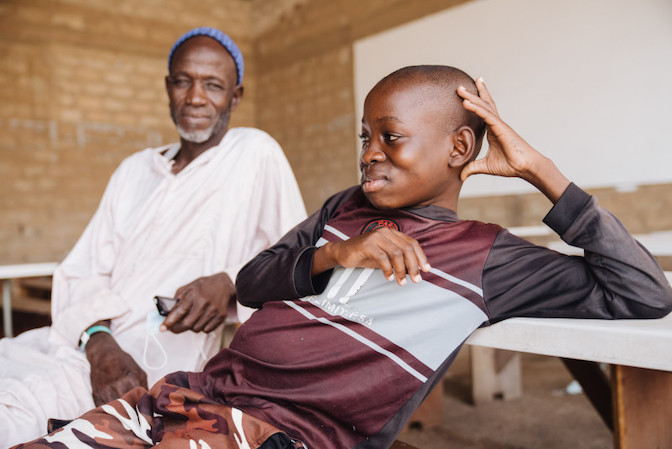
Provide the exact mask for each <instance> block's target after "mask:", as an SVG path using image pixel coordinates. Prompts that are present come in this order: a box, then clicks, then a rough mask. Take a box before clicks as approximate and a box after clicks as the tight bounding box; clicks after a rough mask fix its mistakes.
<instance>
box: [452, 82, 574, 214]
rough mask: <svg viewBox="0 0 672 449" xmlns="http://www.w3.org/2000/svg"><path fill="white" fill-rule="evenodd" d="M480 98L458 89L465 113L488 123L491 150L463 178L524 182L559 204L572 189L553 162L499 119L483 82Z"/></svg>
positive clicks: (471, 163) (468, 169) (470, 164)
mask: <svg viewBox="0 0 672 449" xmlns="http://www.w3.org/2000/svg"><path fill="white" fill-rule="evenodd" d="M476 88H477V89H478V95H475V94H473V93H471V92H469V91H467V90H466V89H465V88H464V87H462V86H460V87H458V88H457V93H458V95H460V96H461V97H462V98H463V99H464V101H463V103H462V104H463V106H464V108H465V109H467V110H469V111H472V112H474V113H475V114H476V115H478V116H479V117H481V118H482V119H483V120H485V123H486V125H487V132H488V144H489V145H490V149H489V150H488V154H487V155H486V156H485V157H484V158H483V159H477V160H475V161H472V162H470V163H469V164H467V165H466V166H465V167H464V169H463V170H462V173H461V174H460V178H461V179H462V181H464V180H465V179H467V178H468V177H469V176H471V175H473V174H476V173H483V174H487V175H496V176H506V177H518V178H522V179H524V180H526V181H528V182H529V183H531V184H532V185H534V186H535V187H537V188H538V189H539V190H540V191H541V192H542V193H544V194H545V195H546V196H547V197H548V198H549V199H550V200H551V201H552V202H553V203H555V202H556V201H557V200H558V199H559V198H560V196H561V195H562V192H564V191H565V189H566V188H567V186H568V185H569V180H568V179H567V178H565V176H564V175H563V174H562V173H560V171H559V170H558V169H557V167H556V166H555V164H553V162H552V161H551V160H550V159H548V158H546V157H544V156H543V155H542V154H541V153H539V152H538V151H537V150H535V149H534V148H532V147H531V146H530V145H529V144H528V143H527V142H526V141H525V140H524V139H523V138H522V137H520V136H519V135H518V134H517V133H516V132H515V131H514V130H513V129H512V128H511V127H510V126H509V125H507V124H506V123H504V121H503V120H502V119H501V118H500V117H499V113H498V112H497V107H496V106H495V102H494V100H493V99H492V97H491V96H490V93H489V92H488V89H487V88H486V87H485V83H484V82H483V79H482V78H478V79H477V80H476Z"/></svg>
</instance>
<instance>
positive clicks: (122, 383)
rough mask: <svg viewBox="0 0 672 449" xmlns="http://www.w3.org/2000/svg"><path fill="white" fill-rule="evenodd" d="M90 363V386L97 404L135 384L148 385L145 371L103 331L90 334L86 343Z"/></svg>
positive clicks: (125, 391) (122, 393)
mask: <svg viewBox="0 0 672 449" xmlns="http://www.w3.org/2000/svg"><path fill="white" fill-rule="evenodd" d="M86 358H87V359H88V360H89V364H90V365H91V388H92V390H93V402H94V403H95V404H96V407H98V406H100V405H102V404H105V403H107V402H110V401H112V400H114V399H117V398H119V397H121V396H123V395H124V394H125V393H127V392H129V391H130V390H132V389H133V388H135V387H145V388H147V374H146V373H145V372H144V371H143V370H142V368H140V366H138V364H137V363H135V360H133V357H131V356H130V355H129V354H127V353H126V352H124V350H122V349H121V347H119V345H118V344H117V342H116V340H115V339H114V337H112V336H111V335H109V334H106V333H105V332H98V333H95V334H93V335H92V336H91V338H90V339H89V341H88V343H87V344H86Z"/></svg>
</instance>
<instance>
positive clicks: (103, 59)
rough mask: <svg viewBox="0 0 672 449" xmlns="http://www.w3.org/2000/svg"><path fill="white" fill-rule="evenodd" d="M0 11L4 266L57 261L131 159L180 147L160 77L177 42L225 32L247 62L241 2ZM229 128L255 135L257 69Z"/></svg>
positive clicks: (3, 6)
mask: <svg viewBox="0 0 672 449" xmlns="http://www.w3.org/2000/svg"><path fill="white" fill-rule="evenodd" d="M186 4H187V3H186V2H183V1H177V0H146V1H142V2H138V1H135V0H132V1H131V0H122V1H114V2H109V1H105V0H95V1H93V0H3V1H1V2H0V82H1V84H2V86H3V87H2V89H0V132H1V133H2V134H1V135H2V139H1V140H0V211H1V213H2V225H1V226H0V264H7V263H23V262H38V261H51V260H60V259H62V258H63V257H64V256H65V254H66V253H67V251H68V250H69V249H70V248H71V247H72V245H73V244H74V242H75V241H76V239H77V238H78V236H79V235H80V234H81V232H82V231H83V229H84V227H85V225H86V223H87V222H88V220H89V219H90V217H91V216H92V214H93V212H94V211H95V208H96V206H97V204H98V201H99V200H100V197H101V195H102V192H103V189H104V188H105V185H106V183H107V180H108V179H109V176H110V175H111V173H112V171H113V170H114V168H115V167H116V166H117V165H118V164H119V162H120V161H121V160H122V159H123V158H124V157H126V156H127V155H129V154H131V153H132V152H135V151H137V150H140V149H142V148H145V147H147V146H156V145H160V144H163V143H168V142H171V141H174V140H176V138H177V134H176V132H175V131H174V128H173V125H172V123H171V121H170V117H169V112H168V101H167V97H166V94H165V91H164V84H163V77H164V76H165V74H166V73H167V69H166V58H167V54H168V51H169V50H170V48H171V46H172V44H173V42H174V41H175V39H176V38H177V37H178V36H179V35H181V34H182V33H184V32H185V31H187V30H188V29H190V28H193V27H195V26H200V25H211V26H217V27H220V28H222V29H225V30H226V31H227V32H228V33H229V34H230V35H231V36H232V37H233V38H234V39H235V40H236V42H237V43H238V44H239V46H240V47H241V50H242V51H243V53H245V54H249V53H251V51H252V44H251V37H250V36H251V33H250V32H249V30H250V23H251V2H250V1H245V0H227V1H220V0H202V1H200V2H190V3H189V4H190V6H189V8H188V9H187V8H186V7H185V5H186ZM246 62H247V64H246V85H247V87H248V89H247V91H246V95H245V98H244V101H243V102H242V103H241V106H240V107H239V109H238V110H237V111H236V113H235V114H234V116H233V117H232V125H234V126H235V125H250V126H251V125H254V104H255V100H254V92H255V89H254V84H255V80H254V71H255V67H254V58H249V59H248V61H246Z"/></svg>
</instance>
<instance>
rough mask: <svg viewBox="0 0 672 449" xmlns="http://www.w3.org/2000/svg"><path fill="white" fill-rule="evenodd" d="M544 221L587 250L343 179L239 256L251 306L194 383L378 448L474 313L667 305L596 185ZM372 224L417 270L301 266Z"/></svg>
mask: <svg viewBox="0 0 672 449" xmlns="http://www.w3.org/2000/svg"><path fill="white" fill-rule="evenodd" d="M545 221H546V223H547V224H548V225H549V226H551V228H553V229H554V230H556V231H557V232H558V233H559V234H560V235H561V236H562V237H563V238H565V239H566V240H567V241H568V243H570V244H574V245H577V244H578V246H581V247H583V248H585V250H586V257H585V258H582V257H568V256H565V255H561V254H558V253H556V252H553V251H550V250H548V249H546V248H542V247H538V246H535V245H532V244H530V243H529V242H526V241H525V240H522V239H519V238H517V237H515V236H513V235H511V234H510V233H508V232H507V231H505V230H503V229H502V228H500V227H499V226H496V225H491V224H484V223H480V222H477V221H467V220H460V219H458V218H457V216H456V214H455V213H454V212H453V211H450V210H447V209H443V208H440V207H436V206H427V207H423V208H416V209H405V210H385V211H383V210H378V209H376V208H374V207H373V206H372V205H371V204H370V203H369V202H368V200H367V199H366V197H365V196H364V195H363V194H362V193H361V190H360V189H359V188H357V187H354V188H351V189H348V190H346V191H344V192H341V193H340V194H337V195H335V196H334V197H332V198H330V200H328V201H327V203H325V205H324V206H323V208H322V209H321V210H320V211H318V212H317V213H315V214H314V215H313V216H311V217H310V218H309V219H308V220H306V221H305V222H304V223H302V224H300V225H299V226H297V227H296V228H295V229H293V230H292V231H290V233H288V234H287V235H286V236H285V237H283V239H282V240H281V241H280V242H279V243H278V244H276V245H275V246H273V247H272V248H270V249H268V250H266V251H264V252H262V253H261V254H259V255H258V256H257V257H256V258H255V259H253V260H252V261H251V262H250V263H249V264H248V265H247V266H246V267H245V268H243V270H241V272H240V274H239V276H238V279H237V292H238V299H239V301H241V303H243V304H245V305H250V306H254V307H260V310H258V311H257V312H255V313H254V314H253V315H252V317H251V318H250V319H249V320H248V321H247V322H246V323H245V324H243V325H242V326H241V327H240V329H239V330H238V331H237V333H236V336H235V338H234V340H233V342H232V343H231V345H230V347H229V348H228V349H225V350H223V351H222V352H220V353H219V354H218V355H217V356H215V357H214V358H213V359H212V360H211V361H210V362H209V363H208V365H207V366H206V368H205V370H204V372H203V373H190V375H189V383H190V386H191V387H192V388H194V389H197V390H199V391H201V392H202V393H203V394H205V395H206V396H208V397H210V398H214V399H216V400H218V401H221V402H222V403H226V404H228V405H231V406H234V407H237V408H240V409H242V410H244V411H245V412H247V413H249V414H251V415H252V416H255V417H257V418H259V419H262V420H264V421H266V422H269V423H272V424H273V425H275V426H277V427H279V428H281V429H283V430H284V431H286V432H287V433H288V434H289V435H290V436H291V437H293V438H297V439H299V440H301V441H303V442H304V443H306V445H307V446H308V447H309V448H382V447H388V446H389V445H390V444H391V442H392V441H393V440H394V438H395V437H396V435H397V434H398V432H399V431H400V430H401V429H402V427H403V425H404V424H405V422H406V421H407V420H408V418H409V417H410V415H411V414H412V412H413V411H414V410H415V408H417V406H418V405H419V404H420V402H421V401H422V400H423V399H424V397H425V396H426V395H427V394H428V393H429V391H430V390H431V388H432V387H433V386H434V385H436V384H437V383H438V382H440V380H441V378H442V377H443V375H444V374H445V371H446V370H447V369H448V367H449V366H450V364H451V362H452V361H453V359H454V357H455V355H456V353H457V351H458V350H459V348H460V347H461V345H462V344H463V342H464V341H465V339H466V338H467V337H468V336H469V335H470V334H471V333H472V332H473V331H474V330H475V329H477V328H478V327H480V326H482V325H488V324H491V323H493V322H496V321H499V320H501V319H504V318H507V317H510V316H544V317H579V318H596V317H597V318H629V317H637V318H643V317H656V316H662V315H664V314H666V313H667V312H669V310H670V307H672V291H671V290H670V286H669V284H668V283H667V281H666V280H665V277H664V275H663V273H662V271H661V270H660V268H659V267H658V265H657V264H656V262H655V261H654V260H653V258H652V257H651V256H650V255H649V254H648V252H646V250H644V249H643V248H642V247H641V246H640V245H639V244H638V243H637V242H636V241H634V239H632V237H631V236H630V235H629V234H628V233H627V231H626V230H625V229H624V228H623V226H622V225H621V224H620V223H619V222H618V221H617V220H616V219H615V218H614V217H613V216H611V215H610V214H609V213H608V212H606V211H604V210H603V209H600V208H599V207H598V206H597V205H596V202H595V200H594V199H593V198H592V197H590V196H588V195H587V194H585V193H584V192H583V191H582V190H580V189H578V188H577V187H575V186H573V185H572V186H570V187H569V188H568V189H567V192H565V194H564V195H563V197H562V198H561V200H560V201H559V202H558V204H556V206H555V207H554V208H553V210H552V211H551V212H550V213H549V215H548V216H547V217H546V219H545ZM381 226H386V227H391V228H394V229H398V230H399V231H401V232H403V233H405V234H407V235H409V236H410V237H413V238H414V239H416V240H417V241H418V242H419V244H420V245H421V246H422V248H423V250H424V251H425V254H426V255H427V257H428V259H429V262H430V264H431V266H432V270H431V272H429V273H422V277H423V280H422V282H420V283H418V284H415V283H413V282H407V284H406V285H405V286H399V285H398V284H397V283H396V282H394V281H389V280H387V279H385V277H384V276H383V274H382V272H381V271H380V270H377V269H369V268H347V269H346V268H337V269H334V270H331V271H329V272H327V273H323V274H321V275H319V276H316V277H314V278H312V277H311V276H310V268H311V264H312V256H313V254H314V251H315V250H316V249H317V248H318V247H319V246H321V245H323V244H325V243H326V242H329V241H332V242H333V241H339V240H345V239H348V238H351V237H354V236H357V235H360V234H362V233H365V232H369V231H371V230H373V229H376V228H377V227H381Z"/></svg>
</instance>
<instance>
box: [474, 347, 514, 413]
mask: <svg viewBox="0 0 672 449" xmlns="http://www.w3.org/2000/svg"><path fill="white" fill-rule="evenodd" d="M470 355H471V391H472V399H473V401H474V404H475V405H479V404H485V403H488V402H492V401H493V400H495V399H504V400H508V399H514V398H519V397H521V396H522V394H523V387H522V380H521V369H520V363H521V362H520V353H518V352H512V351H505V350H502V349H493V348H486V347H482V346H471V347H470Z"/></svg>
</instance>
